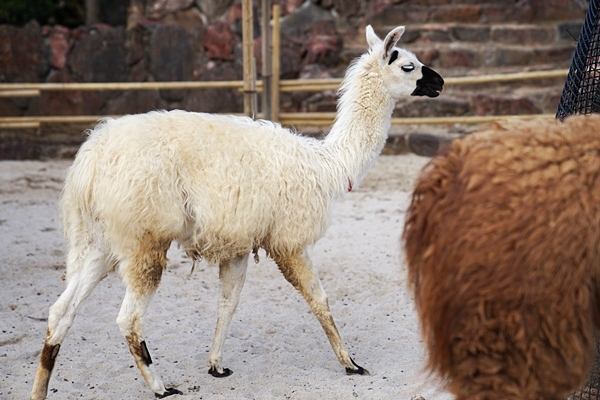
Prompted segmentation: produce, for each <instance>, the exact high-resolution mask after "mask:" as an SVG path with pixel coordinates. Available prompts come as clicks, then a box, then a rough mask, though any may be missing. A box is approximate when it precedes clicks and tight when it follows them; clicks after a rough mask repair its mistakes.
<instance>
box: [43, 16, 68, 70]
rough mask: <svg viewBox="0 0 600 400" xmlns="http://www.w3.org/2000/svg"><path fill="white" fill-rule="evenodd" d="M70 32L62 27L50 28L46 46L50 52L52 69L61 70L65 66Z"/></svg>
mask: <svg viewBox="0 0 600 400" xmlns="http://www.w3.org/2000/svg"><path fill="white" fill-rule="evenodd" d="M70 39H71V31H70V30H69V28H66V27H64V26H60V25H56V26H54V27H52V29H51V31H50V34H49V37H48V44H49V45H50V50H51V52H52V67H53V68H57V69H62V68H64V67H65V65H67V54H68V53H69V50H70V49H71V43H70Z"/></svg>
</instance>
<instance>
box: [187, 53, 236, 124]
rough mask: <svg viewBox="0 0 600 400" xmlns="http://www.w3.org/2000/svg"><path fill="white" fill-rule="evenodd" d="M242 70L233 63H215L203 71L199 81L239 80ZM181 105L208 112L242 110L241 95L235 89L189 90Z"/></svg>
mask: <svg viewBox="0 0 600 400" xmlns="http://www.w3.org/2000/svg"><path fill="white" fill-rule="evenodd" d="M241 79H242V72H241V69H240V68H238V67H237V66H236V65H234V64H233V63H222V64H216V65H215V66H214V67H213V68H210V69H208V70H206V71H204V72H203V73H202V74H201V75H200V77H199V79H198V80H199V81H234V80H241ZM182 106H183V108H184V109H186V110H189V111H201V112H209V113H225V114H231V113H240V112H242V111H243V96H242V93H241V92H240V91H238V90H236V89H202V90H190V91H189V93H188V94H187V95H186V97H185V98H184V99H183V102H182Z"/></svg>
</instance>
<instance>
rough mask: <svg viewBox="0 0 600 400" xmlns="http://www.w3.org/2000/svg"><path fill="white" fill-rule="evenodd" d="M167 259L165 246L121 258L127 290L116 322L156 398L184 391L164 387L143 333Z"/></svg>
mask: <svg viewBox="0 0 600 400" xmlns="http://www.w3.org/2000/svg"><path fill="white" fill-rule="evenodd" d="M166 260H167V259H166V249H165V250H164V251H163V250H160V251H159V250H156V251H152V252H150V254H143V255H141V256H138V257H136V258H135V259H134V260H133V261H131V262H129V261H128V262H122V263H121V267H120V268H121V275H122V278H123V282H124V283H125V287H126V292H125V297H124V298H123V304H122V305H121V310H120V311H119V316H118V317H117V324H118V325H119V329H120V330H121V334H122V335H123V336H124V337H125V340H126V341H127V345H128V346H129V351H130V352H131V354H132V355H133V358H134V359H135V363H136V364H137V366H138V368H139V370H140V372H141V373H142V376H143V377H144V380H145V381H146V383H147V384H148V386H149V387H150V389H151V390H152V391H153V392H154V393H155V396H156V397H157V398H164V397H167V396H171V395H174V394H182V393H181V392H180V391H179V390H177V389H173V388H165V386H164V384H163V382H162V379H161V378H160V376H159V375H158V373H157V372H156V369H155V368H154V365H153V364H152V358H151V357H150V353H149V352H148V347H147V346H146V341H145V340H144V338H143V335H142V319H143V317H144V314H145V312H146V308H147V307H148V303H149V302H150V299H151V297H152V295H153V294H154V292H156V289H157V287H158V284H159V283H160V278H161V275H162V271H163V269H164V267H165V266H166V262H167V261H166Z"/></svg>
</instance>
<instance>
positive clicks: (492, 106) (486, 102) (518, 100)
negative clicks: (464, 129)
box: [470, 94, 541, 115]
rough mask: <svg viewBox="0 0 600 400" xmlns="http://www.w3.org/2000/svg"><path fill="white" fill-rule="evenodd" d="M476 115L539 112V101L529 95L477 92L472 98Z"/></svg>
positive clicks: (471, 104) (472, 105)
mask: <svg viewBox="0 0 600 400" xmlns="http://www.w3.org/2000/svg"><path fill="white" fill-rule="evenodd" d="M470 106H471V110H472V112H473V113H474V114H475V115H519V114H539V113H541V109H540V107H539V106H538V104H537V102H536V101H535V100H533V99H532V98H529V97H517V96H499V95H487V94H475V95H474V96H473V97H471V99H470Z"/></svg>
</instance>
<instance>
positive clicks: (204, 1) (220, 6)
mask: <svg viewBox="0 0 600 400" xmlns="http://www.w3.org/2000/svg"><path fill="white" fill-rule="evenodd" d="M195 1H196V5H197V6H198V8H199V9H200V11H201V12H202V14H203V15H204V16H205V17H206V19H207V21H208V23H214V22H217V21H218V20H219V19H220V17H222V16H223V14H225V13H226V12H227V10H228V9H229V7H230V6H231V5H232V4H233V0H195Z"/></svg>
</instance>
